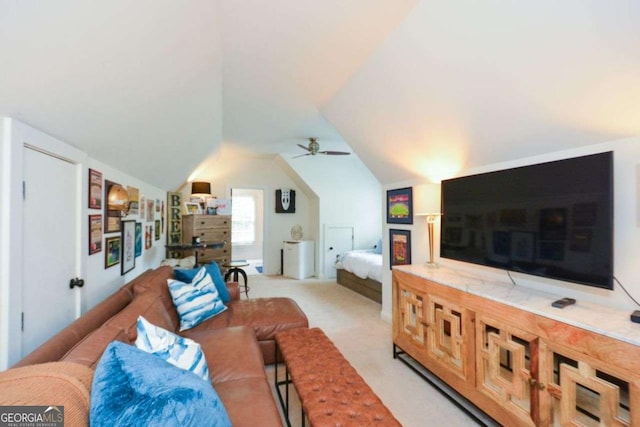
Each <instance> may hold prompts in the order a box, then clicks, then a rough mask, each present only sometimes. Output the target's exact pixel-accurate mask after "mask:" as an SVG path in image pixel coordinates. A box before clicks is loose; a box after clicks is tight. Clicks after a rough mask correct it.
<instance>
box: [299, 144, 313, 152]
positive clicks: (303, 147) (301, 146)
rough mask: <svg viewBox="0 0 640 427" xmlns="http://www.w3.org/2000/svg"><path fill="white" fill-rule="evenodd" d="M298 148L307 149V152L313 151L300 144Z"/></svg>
mask: <svg viewBox="0 0 640 427" xmlns="http://www.w3.org/2000/svg"><path fill="white" fill-rule="evenodd" d="M298 147H300V148H302V149H305V150H307V151H311V149H310V148H309V147H305V146H304V145H302V144H298Z"/></svg>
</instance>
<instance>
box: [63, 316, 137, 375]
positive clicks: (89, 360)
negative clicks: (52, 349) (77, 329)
mask: <svg viewBox="0 0 640 427" xmlns="http://www.w3.org/2000/svg"><path fill="white" fill-rule="evenodd" d="M112 341H122V342H129V339H128V337H127V334H126V332H125V331H124V330H123V329H122V328H117V327H114V326H110V325H103V326H101V327H100V328H98V329H96V330H95V331H93V332H92V333H91V334H89V335H88V336H87V337H85V338H84V339H83V340H82V341H80V342H79V343H77V344H76V345H75V347H73V348H72V349H71V350H69V351H68V352H67V354H65V355H64V356H63V357H62V358H61V359H60V360H62V361H65V362H73V363H78V364H80V365H84V366H87V367H89V368H91V369H95V367H96V365H97V364H98V361H99V360H100V356H102V353H104V350H105V349H106V348H107V346H108V345H109V344H110V343H111V342H112Z"/></svg>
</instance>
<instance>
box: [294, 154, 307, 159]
mask: <svg viewBox="0 0 640 427" xmlns="http://www.w3.org/2000/svg"><path fill="white" fill-rule="evenodd" d="M310 155H311V153H307V154H299V155H297V156H293V157H292V159H297V158H298V157H304V156H310Z"/></svg>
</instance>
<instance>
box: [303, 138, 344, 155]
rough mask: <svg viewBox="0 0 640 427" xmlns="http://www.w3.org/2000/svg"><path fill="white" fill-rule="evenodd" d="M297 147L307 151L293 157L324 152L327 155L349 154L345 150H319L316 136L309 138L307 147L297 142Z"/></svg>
mask: <svg viewBox="0 0 640 427" xmlns="http://www.w3.org/2000/svg"><path fill="white" fill-rule="evenodd" d="M298 147H300V148H302V149H304V150H307V151H308V153H306V154H300V155H299V156H295V157H294V159H295V158H297V157H302V156H315V155H316V154H326V155H329V156H348V155H349V154H351V153H347V152H346V151H320V144H319V143H318V140H317V138H309V146H307V147H305V146H304V145H302V144H298Z"/></svg>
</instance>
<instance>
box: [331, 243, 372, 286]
mask: <svg viewBox="0 0 640 427" xmlns="http://www.w3.org/2000/svg"><path fill="white" fill-rule="evenodd" d="M336 268H344V269H345V270H347V271H349V272H351V273H353V274H355V275H356V276H358V277H359V278H361V279H367V278H369V279H373V280H375V281H376V282H380V283H382V255H381V254H376V253H374V252H373V251H368V250H365V251H350V252H346V253H344V254H342V255H339V256H338V259H337V261H336Z"/></svg>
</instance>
